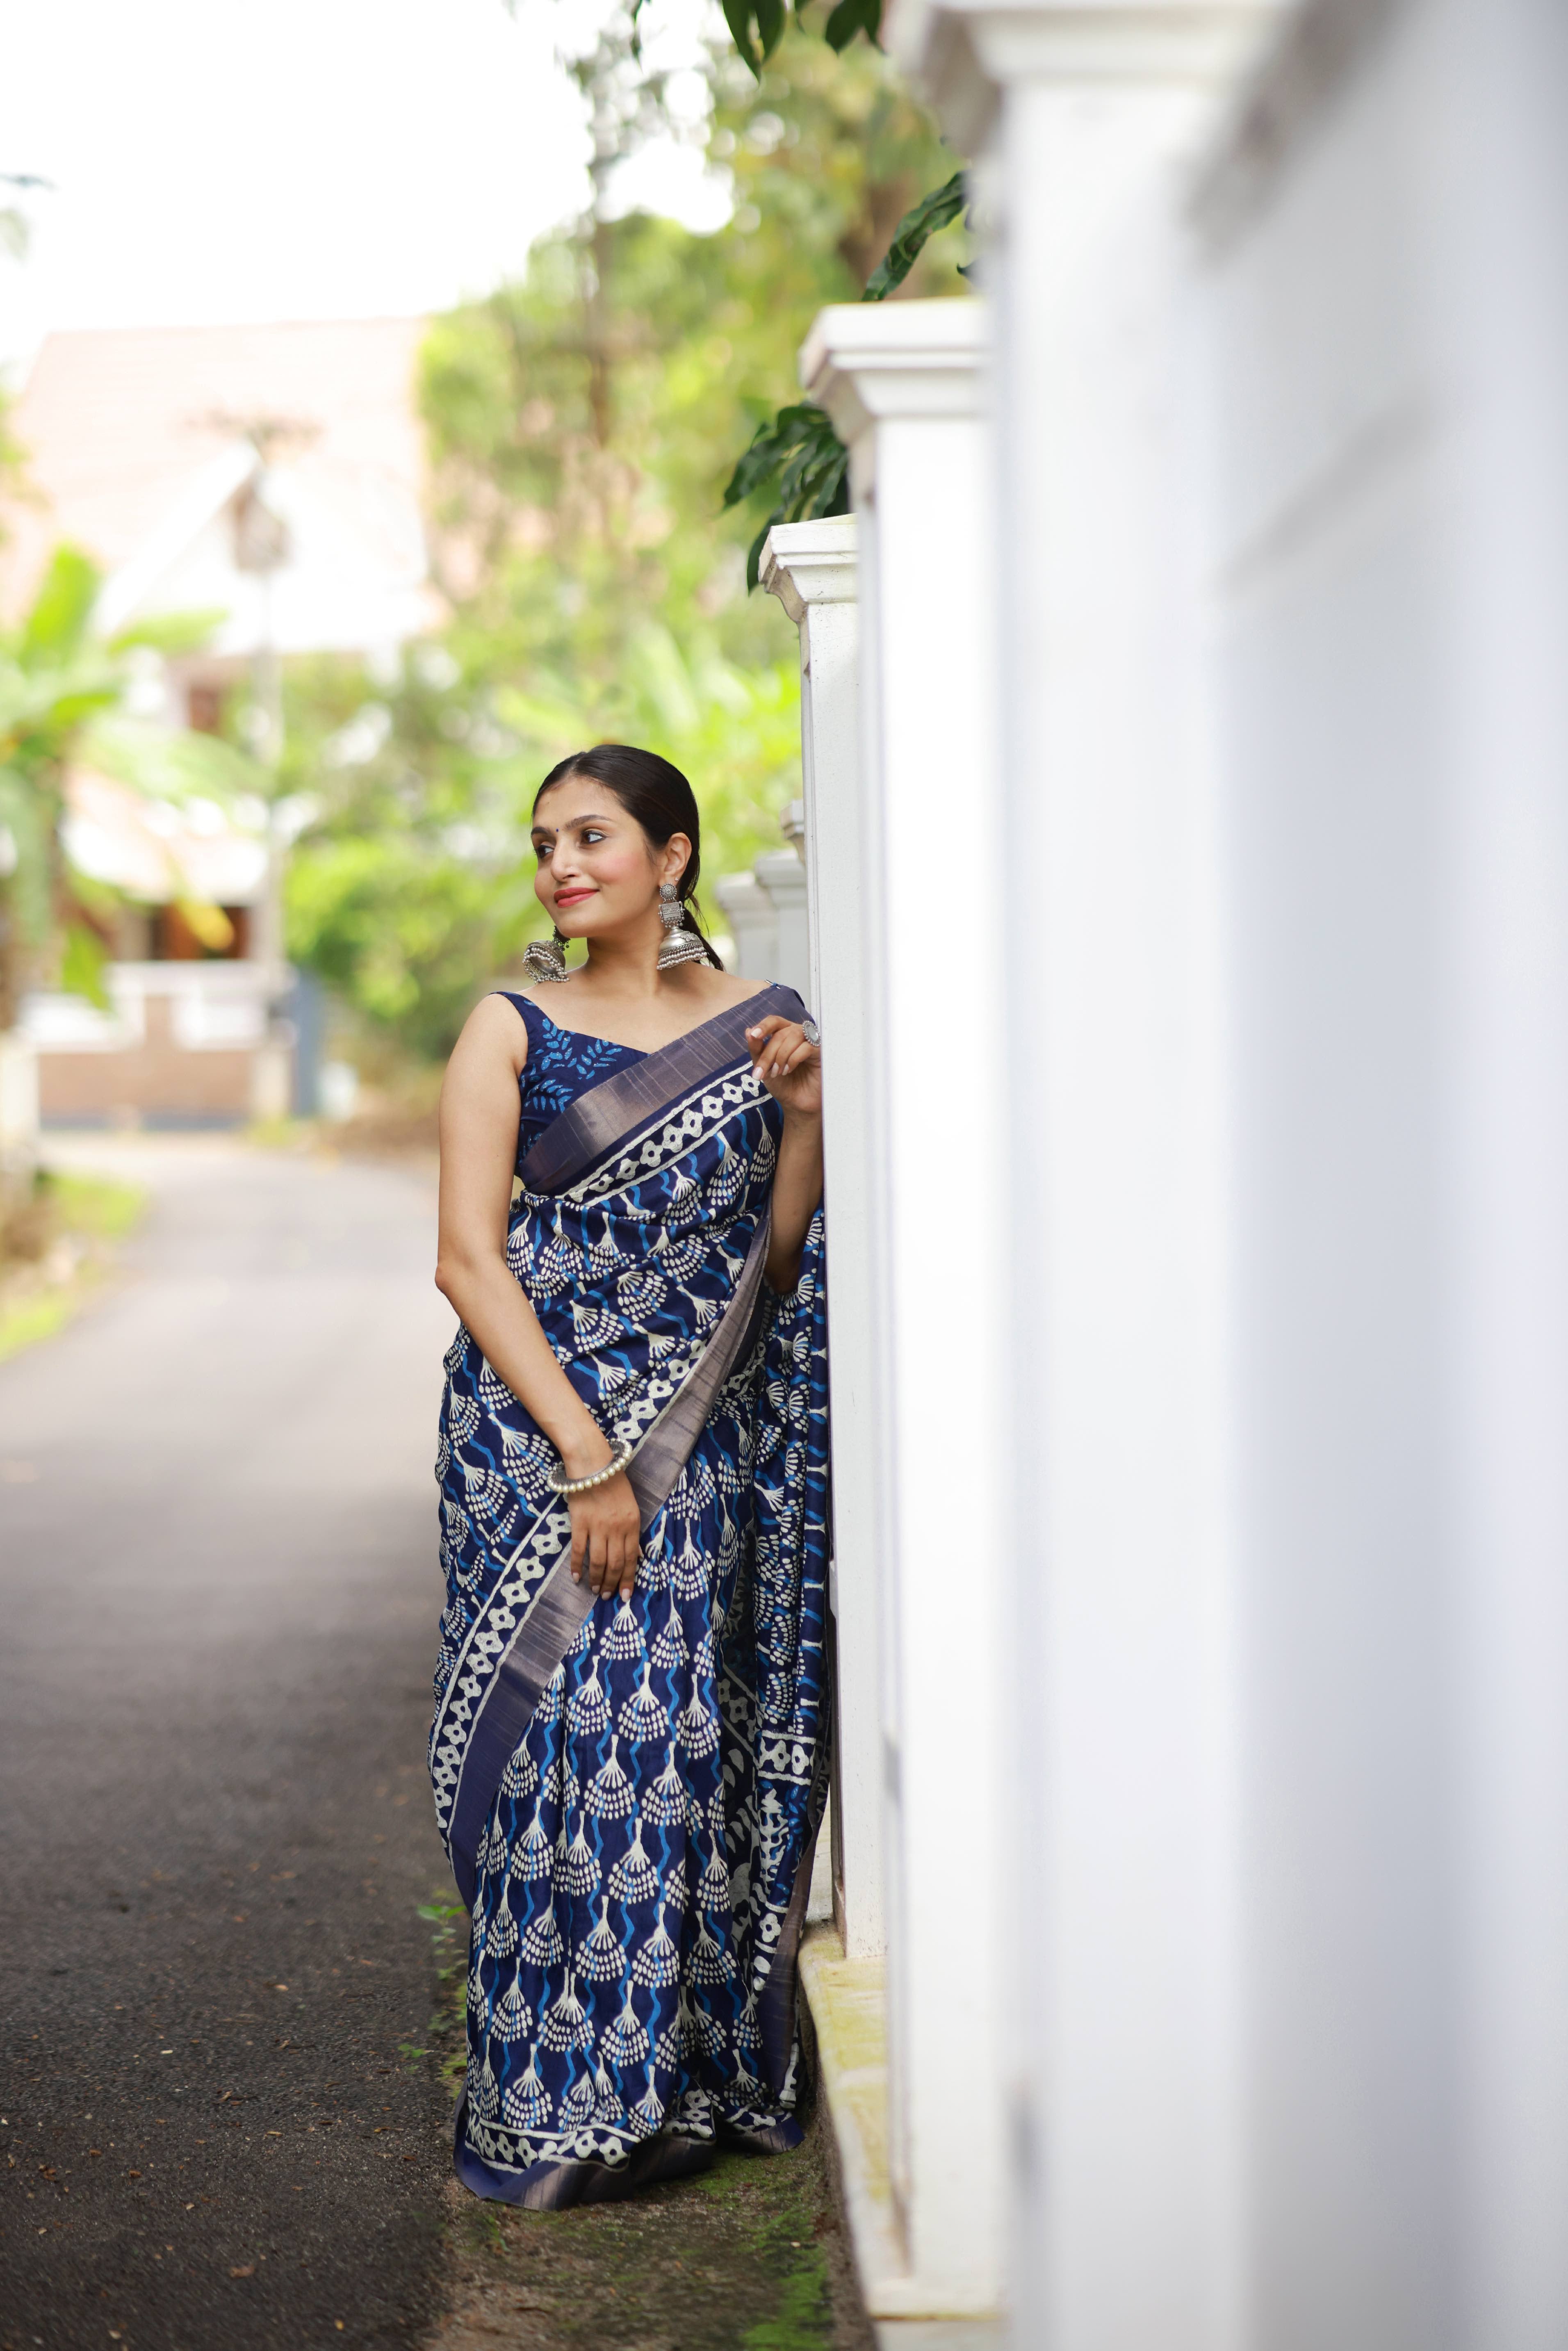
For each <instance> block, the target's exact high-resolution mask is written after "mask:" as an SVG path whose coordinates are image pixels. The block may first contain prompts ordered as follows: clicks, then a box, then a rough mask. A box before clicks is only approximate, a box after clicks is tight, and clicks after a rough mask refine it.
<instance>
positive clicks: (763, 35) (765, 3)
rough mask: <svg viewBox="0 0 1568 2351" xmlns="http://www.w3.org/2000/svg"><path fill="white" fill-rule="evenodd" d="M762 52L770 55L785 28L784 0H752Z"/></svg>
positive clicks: (765, 55) (767, 55)
mask: <svg viewBox="0 0 1568 2351" xmlns="http://www.w3.org/2000/svg"><path fill="white" fill-rule="evenodd" d="M752 8H753V11H754V13H755V15H756V17H757V32H758V39H759V40H760V41H761V44H762V54H763V56H764V57H771V56H772V55H773V52H774V50H775V49H776V48H777V47H779V38H780V37H781V35H782V33H783V30H784V0H752Z"/></svg>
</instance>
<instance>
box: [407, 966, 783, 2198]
mask: <svg viewBox="0 0 1568 2351" xmlns="http://www.w3.org/2000/svg"><path fill="white" fill-rule="evenodd" d="M769 993H770V995H782V994H783V991H770V992H769ZM794 1000H795V999H793V998H790V999H789V1001H790V1002H791V1003H793V1002H794ZM757 1008H758V1006H757V1000H755V999H754V1001H753V1003H752V1004H750V1005H748V1006H746V1007H743V1008H740V1010H741V1011H742V1012H744V1014H745V1015H746V1017H747V1018H750V1019H755V1018H756V1017H757ZM768 1008H772V1006H771V1005H768ZM707 1029H708V1030H709V1031H712V1032H713V1033H712V1034H711V1035H706V1034H705V1032H704V1031H698V1032H696V1037H695V1040H693V1039H684V1040H680V1044H679V1046H678V1047H676V1048H672V1049H671V1055H670V1058H669V1060H668V1061H665V1057H663V1056H658V1055H651V1056H648V1057H647V1059H646V1061H643V1062H640V1063H639V1065H638V1067H637V1070H636V1071H635V1072H632V1073H623V1074H622V1077H621V1078H619V1079H613V1080H611V1081H606V1082H605V1083H604V1084H602V1085H601V1086H599V1087H596V1088H594V1089H593V1090H592V1091H591V1092H588V1093H586V1094H585V1095H584V1096H583V1097H582V1100H581V1102H579V1103H578V1104H577V1105H576V1106H575V1110H576V1113H577V1116H576V1121H575V1126H574V1129H573V1132H572V1133H571V1134H570V1135H567V1136H561V1135H557V1134H555V1133H554V1130H551V1131H550V1133H547V1134H546V1135H545V1136H544V1137H543V1138H542V1141H541V1144H540V1145H539V1146H538V1150H537V1152H536V1153H535V1154H534V1155H531V1156H530V1159H529V1161H528V1162H527V1163H525V1170H524V1175H525V1183H527V1182H529V1181H532V1180H535V1177H536V1175H537V1173H538V1167H539V1166H540V1165H543V1166H544V1167H545V1168H546V1169H547V1172H548V1173H549V1175H550V1177H551V1178H552V1180H553V1182H554V1184H555V1186H557V1188H553V1189H550V1190H541V1191H532V1190H525V1192H524V1193H523V1195H522V1197H521V1198H520V1200H519V1201H518V1203H517V1207H516V1208H515V1210H514V1215H513V1220H512V1227H511V1231H510V1235H509V1239H508V1252H507V1254H508V1260H509V1262H510V1264H511V1266H512V1270H513V1271H514V1272H515V1273H516V1275H517V1280H519V1282H520V1283H521V1284H522V1286H523V1288H524V1290H526V1291H527V1293H528V1297H529V1300H530V1301H531V1302H532V1304H533V1306H534V1308H535V1311H536V1312H537V1313H538V1316H539V1320H540V1322H541V1323H542V1325H543V1327H544V1329H545V1332H546V1334H547V1336H548V1337H549V1340H550V1342H551V1344H552V1346H553V1347H554V1350H555V1352H556V1354H557V1356H558V1358H559V1360H560V1361H561V1363H562V1364H563V1365H564V1367H565V1369H566V1371H567V1374H568V1376H569V1377H570V1379H571V1380H572V1382H573V1384H574V1385H575V1386H576V1387H577V1389H578V1392H579V1394H580V1395H581V1396H582V1397H583V1399H584V1401H585V1402H586V1403H587V1404H588V1405H589V1406H590V1408H591V1410H592V1411H593V1412H594V1414H595V1416H596V1417H597V1418H598V1419H599V1420H600V1423H601V1426H602V1427H604V1429H605V1430H606V1433H607V1434H608V1435H610V1436H612V1437H631V1438H632V1439H634V1440H635V1441H636V1442H637V1443H638V1445H639V1460H640V1463H641V1465H642V1468H643V1479H642V1482H641V1484H638V1482H637V1480H636V1479H634V1480H633V1482H634V1485H635V1486H636V1489H637V1491H638V1496H639V1502H640V1505H641V1507H642V1510H643V1520H644V1534H643V1552H642V1559H641V1563H640V1566H639V1570H638V1574H637V1580H636V1584H635V1588H634V1589H633V1591H632V1593H631V1595H630V1597H629V1598H627V1599H625V1600H622V1598H621V1597H620V1595H619V1593H613V1594H612V1595H610V1596H608V1597H606V1598H604V1599H600V1600H593V1599H592V1598H591V1595H590V1594H589V1593H587V1590H586V1587H585V1586H583V1585H577V1584H573V1583H571V1582H570V1575H569V1574H568V1573H567V1572H566V1567H565V1559H566V1555H567V1552H568V1549H569V1545H570V1519H569V1516H568V1513H567V1511H566V1510H565V1508H564V1506H563V1505H562V1504H560V1503H559V1501H558V1500H557V1499H555V1497H553V1496H552V1495H551V1494H550V1492H549V1489H548V1487H547V1485H546V1483H545V1479H546V1475H547V1473H548V1471H549V1469H550V1468H552V1467H553V1466H554V1461H555V1455H554V1451H553V1448H552V1447H550V1446H549V1443H548V1441H547V1440H546V1439H544V1438H543V1437H542V1436H541V1435H540V1433H539V1431H538V1429H537V1428H536V1427H535V1426H534V1424H533V1422H532V1421H531V1419H530V1418H529V1416H528V1414H527V1413H526V1412H525V1411H524V1409H523V1407H522V1406H521V1405H519V1404H518V1403H517V1399H516V1398H515V1397H514V1396H513V1395H512V1394H511V1391H510V1390H509V1389H508V1388H507V1387H506V1385H505V1384H504V1383H503V1382H502V1381H500V1380H498V1379H497V1377H496V1375H495V1374H494V1373H492V1372H491V1370H490V1369H489V1366H488V1365H487V1364H486V1362H485V1360H484V1358H483V1356H482V1355H481V1353H480V1352H479V1350H478V1348H477V1346H476V1343H475V1342H474V1341H473V1340H472V1339H471V1338H470V1337H469V1336H468V1335H467V1333H466V1332H459V1334H458V1337H457V1340H456V1342H455V1344H454V1346H453V1348H452V1351H451V1353H450V1354H449V1356H448V1358H447V1374H448V1380H447V1390H446V1395H445V1400H444V1408H443V1416H442V1444H441V1452H440V1457H439V1465H438V1466H439V1476H440V1482H441V1497H442V1525H443V1555H444V1564H445V1568H446V1575H447V1608H446V1614H445V1616H444V1619H443V1644H442V1652H441V1659H440V1663H439V1666H438V1669H437V1676H436V1698H437V1706H436V1717H435V1722H434V1727H433V1731H432V1740H431V1756H432V1772H433V1779H434V1785H435V1790H436V1800H437V1813H438V1818H439V1820H440V1823H441V1826H442V1831H443V1834H444V1838H445V1839H446V1842H447V1846H448V1851H449V1853H450V1855H451V1857H452V1862H453V1867H454V1872H455V1876H456V1878H457V1881H458V1884H459V1886H460V1887H461V1889H462V1891H463V1893H464V1896H465V1899H466V1900H467V1901H468V1902H469V1903H470V1906H471V1912H472V1922H473V1923H472V1934H471V1941H470V1950H469V1968H468V1984H467V2032H468V2069H467V2083H466V2090H465V2098H464V2102H463V2105H462V2108H461V2110H460V2113H459V2116H458V2122H457V2162H458V2169H459V2174H460V2176H461V2177H462V2178H463V2179H465V2182H466V2183H467V2184H468V2185H469V2186H470V2187H471V2188H473V2189H476V2192H478V2193H480V2194H483V2195H488V2196H492V2197H500V2198H503V2199H508V2200H512V2201H516V2202H524V2203H540V2204H547V2203H561V2202H570V2201H578V2200H585V2199H593V2198H597V2197H599V2196H601V2195H604V2194H613V2193H617V2192H622V2191H623V2190H624V2189H625V2188H627V2187H630V2186H633V2185H636V2184H639V2183H640V2182H642V2181H643V2180H645V2179H652V2178H662V2177H669V2176H673V2174H674V2172H676V2171H678V2170H679V2169H681V2168H689V2165H690V2163H691V2162H692V2161H694V2160H697V2159H700V2151H701V2149H702V2148H703V2147H706V2146H707V2145H708V2144H710V2143H711V2142H712V2141H713V2139H714V2137H715V2135H716V2131H719V2130H721V2129H728V2130H731V2131H734V2132H736V2133H737V2134H739V2135H741V2136H742V2137H745V2138H747V2140H749V2141H750V2142H751V2143H753V2144H755V2145H758V2146H761V2147H778V2146H786V2145H789V2144H791V2143H793V2141H794V2140H795V2139H796V2138H797V2137H798V2136H799V2132H798V2127H797V2126H796V2125H795V2124H794V2122H793V2119H792V2116H791V2108H792V2105H793V2103H794V2092H795V2064H796V2035H795V2017H794V1959H795V1944H796V1941H797V1939H798V1937H799V1932H800V1921H801V1917H802V1915H803V1907H804V1898H805V1890H806V1883H807V1878H808V1876H809V1871H810V1855H811V1847H812V1843H813V1840H814V1837H815V1834H816V1828H817V1823H818V1821H819V1819H820V1817H821V1805H822V1801H823V1797H824V1793H825V1785H826V1776H825V1775H826V1768H827V1761H828V1758H827V1753H826V1740H825V1736H824V1732H825V1725H826V1716H825V1697H826V1693H825V1687H824V1683H825V1676H824V1630H825V1623H826V1606H827V1593H826V1571H827V1360H826V1316H825V1297H824V1289H823V1280H822V1230H821V1216H820V1215H819V1217H817V1218H816V1220H815V1221H814V1223H813V1225H812V1228H811V1230H810V1235H809V1237H808V1239H807V1242H806V1246H805V1249H804V1252H803V1256H802V1261H801V1266H800V1277H799V1280H798V1281H797V1283H796V1286H795V1288H794V1289H793V1290H791V1291H790V1292H789V1294H788V1295H786V1296H783V1297H779V1296H777V1295H775V1294H774V1293H773V1292H772V1291H771V1290H768V1289H767V1288H766V1286H765V1285H764V1284H763V1283H762V1282H761V1281H760V1279H759V1276H760V1265H761V1257H762V1253H763V1251H764V1250H765V1248H766V1234H767V1218H768V1200H769V1195H770V1190H771V1183H772V1174H773V1166H774V1156H775V1150H776V1140H777V1135H778V1132H779V1112H778V1110H777V1107H776V1105H774V1103H773V1102H771V1100H770V1099H769V1098H768V1096H767V1094H766V1093H764V1092H762V1090H761V1089H760V1088H759V1087H758V1083H757V1081H756V1080H755V1079H754V1078H753V1077H752V1075H751V1072H750V1068H749V1062H748V1061H747V1058H746V1056H745V1053H744V1046H743V1043H742V1041H741V1040H740V1037H739V1031H738V1026H737V1022H736V1020H735V1019H728V1020H727V1021H726V1020H721V1021H718V1022H712V1023H709V1024H707ZM694 1048H695V1050H694ZM662 1062H663V1063H664V1067H663V1068H661V1066H660V1065H661V1063H662ZM628 1076H630V1077H631V1078H632V1079H633V1080H634V1082H628ZM558 1124H559V1125H561V1126H563V1127H564V1124H565V1122H564V1121H560V1122H558ZM552 1137H553V1143H552ZM547 1145H549V1146H551V1151H549V1152H547V1151H546V1149H545V1146H547ZM552 1152H553V1157H552Z"/></svg>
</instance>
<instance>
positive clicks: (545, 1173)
mask: <svg viewBox="0 0 1568 2351" xmlns="http://www.w3.org/2000/svg"><path fill="white" fill-rule="evenodd" d="M799 1003H800V998H799V997H798V996H797V995H796V993H795V991H794V989H793V988H792V987H780V986H779V984H778V983H777V982H775V983H774V984H773V985H772V986H771V987H763V988H759V989H758V992H757V994H756V995H755V996H748V997H747V998H745V999H744V1000H743V1001H742V1002H741V1003H739V1004H731V1005H729V1006H727V1008H726V1009H725V1010H724V1011H723V1012H716V1013H715V1015H714V1017H713V1019H711V1020H705V1021H703V1022H702V1024H701V1025H700V1027H698V1028H695V1029H687V1031H686V1033H685V1036H684V1037H677V1038H676V1039H675V1040H674V1044H673V1045H661V1046H660V1048H659V1050H658V1051H657V1052H656V1053H649V1054H648V1055H647V1056H646V1057H645V1058H644V1059H643V1061H638V1062H637V1063H635V1064H634V1066H633V1067H632V1068H631V1069H630V1070H617V1071H616V1072H615V1074H614V1076H613V1077H611V1078H604V1079H602V1080H601V1081H600V1083H599V1084H598V1085H596V1086H590V1088H589V1089H588V1092H586V1093H584V1094H579V1096H578V1098H577V1100H576V1101H575V1102H572V1103H570V1105H569V1107H568V1108H567V1109H565V1110H563V1111H562V1112H561V1113H560V1116H559V1118H557V1119H554V1120H552V1122H551V1123H550V1124H549V1126H547V1127H546V1129H545V1131H544V1133H543V1134H541V1135H540V1137H539V1139H538V1142H537V1143H536V1144H534V1147H533V1149H532V1150H531V1151H530V1152H529V1153H528V1157H527V1158H526V1159H525V1160H524V1161H523V1164H522V1166H521V1168H520V1169H519V1170H518V1173H519V1174H520V1175H521V1176H522V1179H523V1182H524V1183H525V1184H526V1185H527V1186H528V1190H529V1191H530V1192H559V1191H562V1190H564V1188H565V1187H566V1186H567V1185H569V1184H574V1183H575V1182H576V1181H577V1179H578V1177H579V1176H580V1175H585V1174H586V1173H587V1171H588V1169H589V1168H590V1167H591V1166H592V1165H594V1163H595V1162H596V1161H597V1160H600V1159H602V1158H604V1157H605V1156H606V1155H608V1154H609V1153H610V1152H612V1150H613V1149H614V1148H615V1146H616V1144H618V1143H619V1142H620V1141H621V1140H622V1137H623V1136H625V1135H628V1134H632V1133H634V1132H635V1131H636V1129H637V1128H638V1127H640V1126H643V1125H645V1124H646V1123H647V1122H648V1121H649V1120H650V1119H652V1118H653V1117H655V1116H656V1115H657V1113H659V1112H660V1111H662V1110H663V1109H664V1107H665V1105H666V1104H667V1103H669V1102H674V1101H675V1100H676V1099H677V1098H678V1097H679V1096H680V1095H681V1094H684V1093H685V1092H688V1091H689V1090H690V1089H691V1088H692V1087H693V1086H698V1085H701V1084H702V1083H703V1081H704V1080H705V1079H707V1078H716V1077H718V1076H719V1075H720V1074H721V1073H722V1072H723V1071H725V1070H727V1068H728V1067H729V1065H730V1063H731V1062H732V1061H735V1060H737V1058H739V1057H741V1056H744V1055H745V1052H746V1032H747V1029H748V1028H750V1027H751V1026H752V1024H753V1023H754V1022H756V1021H758V1020H763V1019H767V1018H768V1014H769V1013H771V1012H778V1013H780V1014H782V1013H783V1012H784V1011H785V1008H786V1006H787V1005H791V1004H799Z"/></svg>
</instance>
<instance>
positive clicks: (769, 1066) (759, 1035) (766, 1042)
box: [746, 1012, 817, 1085]
mask: <svg viewBox="0 0 1568 2351" xmlns="http://www.w3.org/2000/svg"><path fill="white" fill-rule="evenodd" d="M746 1034H747V1040H748V1043H749V1046H750V1051H751V1066H752V1068H753V1070H754V1071H756V1073H757V1075H758V1078H759V1079H760V1081H761V1082H762V1083H763V1084H764V1085H768V1083H769V1082H770V1081H772V1080H774V1079H775V1078H785V1077H788V1076H789V1072H790V1071H791V1070H793V1069H795V1068H797V1067H799V1066H801V1065H803V1064H804V1063H805V1062H806V1061H809V1060H810V1056H811V1055H812V1054H813V1053H814V1052H815V1051H816V1050H817V1048H816V1046H814V1045H810V1044H808V1043H807V1041H806V1032H805V1030H804V1029H802V1028H801V1026H800V1022H799V1021H798V1020H786V1019H782V1018H781V1016H780V1015H779V1013H777V1012H770V1013H769V1014H768V1018H767V1019H765V1020H759V1021H758V1023H757V1026H756V1028H755V1029H747V1032H746Z"/></svg>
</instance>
